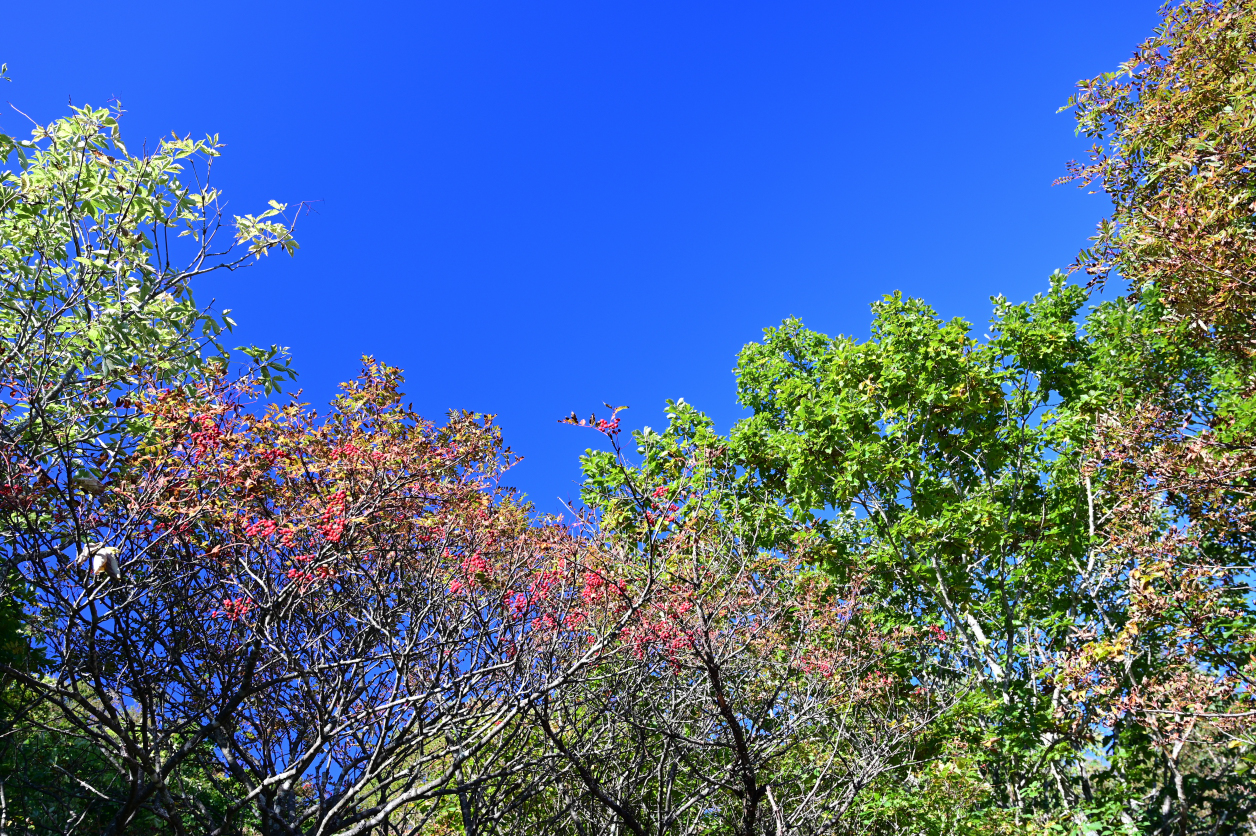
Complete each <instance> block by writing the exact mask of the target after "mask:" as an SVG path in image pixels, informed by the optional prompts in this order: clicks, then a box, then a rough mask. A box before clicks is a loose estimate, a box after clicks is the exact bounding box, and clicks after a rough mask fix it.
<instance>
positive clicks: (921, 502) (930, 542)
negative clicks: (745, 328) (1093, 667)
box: [586, 275, 1250, 832]
mask: <svg viewBox="0 0 1256 836" xmlns="http://www.w3.org/2000/svg"><path fill="white" fill-rule="evenodd" d="M1085 299H1086V292H1085V290H1084V289H1082V288H1079V287H1076V286H1074V285H1070V284H1068V283H1067V282H1066V281H1065V280H1064V277H1063V276H1059V275H1057V276H1056V277H1054V278H1053V280H1052V286H1051V290H1050V292H1049V293H1047V294H1044V295H1041V296H1039V297H1036V298H1035V299H1034V300H1033V301H1031V302H1029V303H1025V304H1022V305H1011V304H1009V303H1007V302H1006V301H1004V300H1002V299H996V300H995V316H994V318H993V320H992V322H991V325H990V328H989V331H990V334H991V335H992V336H991V337H990V339H989V340H987V341H984V342H983V341H979V340H976V339H974V338H973V337H972V336H970V334H969V326H968V325H967V324H966V323H964V322H962V321H959V320H952V321H950V322H944V321H942V320H940V319H938V318H937V316H936V315H935V314H934V313H933V311H932V310H931V309H929V308H928V306H926V305H924V304H923V303H921V302H919V301H916V300H909V299H903V298H901V297H899V296H892V297H887V298H886V299H885V300H884V301H883V302H880V303H877V304H876V305H874V322H873V329H872V337H871V339H869V340H868V341H866V342H859V341H856V340H853V339H849V338H845V337H840V338H837V339H831V338H828V337H825V336H823V335H820V334H816V333H815V332H812V331H808V330H806V329H805V328H804V327H803V326H802V325H801V323H799V322H797V321H794V320H791V321H787V322H786V323H784V324H783V325H782V326H781V327H780V328H777V329H769V330H768V331H767V332H766V334H765V339H764V340H763V342H761V343H758V344H751V345H749V346H747V347H746V348H745V349H744V350H743V352H742V354H741V357H740V359H739V363H738V368H737V374H738V389H739V400H740V401H741V403H742V404H743V405H744V406H746V407H748V408H749V409H751V410H752V411H753V415H752V416H751V417H749V418H747V419H745V420H743V421H742V422H739V423H738V424H737V425H736V426H734V428H733V429H732V431H731V432H730V433H729V435H728V436H726V437H721V436H719V435H718V434H716V433H714V432H712V431H710V429H709V426H704V427H703V428H702V429H701V431H692V430H690V431H687V430H686V429H685V428H686V427H688V426H689V425H690V424H692V422H693V420H694V419H693V417H692V413H691V409H690V408H689V407H687V406H682V405H673V407H672V409H671V410H670V416H671V421H672V424H673V426H672V427H670V428H669V429H668V431H667V432H666V433H664V434H663V437H667V436H668V435H669V434H677V433H679V434H682V435H685V437H692V438H693V439H694V440H693V441H692V442H691V443H692V444H693V445H694V446H695V447H696V448H697V449H699V450H701V451H702V452H701V456H706V457H711V456H716V455H718V456H719V457H723V459H724V460H725V464H724V465H723V468H724V473H725V474H726V476H725V478H724V479H723V480H722V483H721V484H720V487H719V490H714V491H710V493H709V496H710V498H709V499H707V500H705V501H706V502H707V503H708V504H709V505H710V506H711V507H712V508H717V509H719V511H718V513H719V514H723V515H725V516H726V517H728V518H730V519H731V518H732V509H737V513H738V514H740V515H742V517H744V518H745V519H747V520H748V521H752V522H747V524H746V526H745V527H746V528H748V529H750V530H753V531H755V537H756V540H757V542H758V543H761V544H762V545H763V546H765V547H767V548H776V549H785V548H787V547H789V546H790V544H791V543H792V542H793V540H794V538H795V537H796V536H798V533H799V532H804V531H805V532H807V533H808V536H809V537H811V538H814V542H813V543H812V544H811V545H810V546H809V548H808V550H807V553H806V556H805V557H802V558H801V560H802V562H803V564H809V565H812V566H816V567H820V568H822V569H823V570H824V571H825V572H826V573H827V574H828V576H829V577H830V578H831V580H832V582H834V583H836V584H838V588H839V589H848V588H851V587H850V585H857V588H858V590H859V595H858V600H859V601H860V602H861V605H862V606H863V607H864V608H866V612H867V615H866V616H864V617H863V618H864V619H865V620H866V622H867V623H870V624H874V625H876V626H877V627H878V628H879V629H880V630H883V631H889V634H891V635H894V634H895V632H896V631H897V633H898V634H911V633H913V632H914V633H917V634H921V633H923V634H932V635H934V636H936V637H939V638H940V639H941V641H939V642H937V643H936V644H935V645H934V646H933V648H932V649H931V650H930V652H923V651H920V652H916V653H912V654H907V655H906V656H905V657H904V663H905V668H904V670H903V673H902V674H901V675H900V679H899V681H900V682H915V683H928V684H929V686H930V689H931V691H933V692H934V693H936V694H939V695H953V696H951V697H949V698H946V699H943V700H942V703H941V704H942V705H945V706H950V707H951V710H950V711H949V712H947V713H946V714H944V715H943V716H942V717H940V718H937V720H936V722H931V723H929V724H922V727H921V728H920V729H919V730H918V732H917V734H915V735H914V736H913V739H912V742H911V751H912V752H913V753H914V754H913V758H918V759H921V760H922V761H924V762H922V763H918V764H916V765H914V766H912V767H910V768H906V769H904V770H900V772H901V773H902V772H905V773H906V778H905V782H906V784H907V785H909V786H911V785H915V786H918V787H921V788H929V787H932V788H933V790H930V791H936V792H939V793H944V794H945V796H946V797H949V798H967V799H968V800H969V803H970V804H971V805H972V808H971V809H970V811H969V813H963V814H962V815H963V817H964V820H965V822H966V826H967V827H969V828H971V829H972V830H973V831H974V832H981V829H982V828H985V829H986V832H1005V831H1004V830H1002V829H1000V828H1008V827H1010V828H1012V829H1017V828H1025V827H1044V828H1045V827H1052V826H1065V827H1076V828H1083V829H1084V828H1087V827H1090V828H1093V827H1103V826H1110V827H1134V828H1139V829H1141V830H1145V831H1146V832H1170V831H1172V832H1177V830H1178V829H1179V828H1180V827H1181V826H1182V825H1183V824H1184V823H1186V822H1187V821H1188V820H1191V821H1194V822H1195V824H1192V825H1191V826H1200V827H1205V828H1213V827H1217V828H1220V829H1219V830H1218V831H1217V832H1229V831H1226V830H1225V828H1226V827H1227V826H1230V827H1242V826H1244V825H1243V824H1241V822H1242V821H1244V820H1245V817H1246V815H1247V812H1246V811H1247V809H1248V807H1249V804H1250V793H1249V792H1248V791H1247V790H1245V789H1244V786H1245V784H1244V781H1243V779H1242V778H1241V777H1240V775H1239V774H1236V772H1235V770H1236V768H1239V769H1241V765H1242V763H1243V760H1242V758H1243V753H1242V752H1241V751H1232V750H1226V749H1224V748H1221V747H1216V746H1211V747H1207V748H1202V749H1197V750H1190V749H1188V750H1187V752H1186V755H1185V756H1184V755H1183V752H1182V751H1181V749H1180V747H1179V751H1177V752H1174V751H1173V750H1172V748H1171V747H1170V748H1165V746H1164V745H1162V744H1163V741H1161V740H1158V739H1156V738H1155V737H1154V736H1152V737H1149V736H1148V735H1147V733H1146V726H1145V725H1144V724H1142V723H1140V722H1139V720H1138V718H1136V717H1132V716H1127V714H1125V713H1122V712H1121V711H1119V710H1117V709H1118V708H1119V703H1118V702H1117V699H1118V697H1117V695H1115V694H1114V693H1113V692H1111V691H1104V690H1103V689H1102V688H1092V687H1088V681H1085V676H1079V674H1078V666H1077V659H1078V653H1079V652H1080V651H1081V649H1082V648H1086V647H1096V646H1098V645H1097V644H1095V640H1096V637H1097V636H1099V635H1100V634H1102V635H1104V636H1108V635H1115V634H1117V633H1119V632H1120V631H1121V630H1122V629H1124V627H1125V626H1126V625H1128V624H1129V623H1130V622H1131V619H1132V618H1133V617H1134V616H1135V613H1136V606H1135V605H1136V602H1135V601H1131V598H1130V595H1129V594H1128V590H1129V589H1130V577H1131V576H1130V572H1129V569H1128V566H1127V565H1126V564H1125V563H1123V561H1124V560H1126V559H1127V557H1128V555H1125V554H1115V555H1114V554H1113V553H1112V552H1111V551H1110V550H1109V549H1108V548H1107V547H1106V544H1105V539H1104V538H1105V536H1106V534H1107V532H1108V531H1109V527H1110V526H1112V525H1113V524H1114V522H1113V521H1114V520H1115V518H1116V511H1117V508H1118V500H1117V498H1116V491H1115V480H1116V478H1117V477H1116V475H1115V473H1114V472H1113V471H1111V469H1103V470H1100V469H1096V467H1095V465H1094V462H1093V461H1092V460H1091V458H1090V455H1091V453H1092V450H1093V439H1094V438H1095V435H1094V433H1095V428H1096V426H1097V425H1098V424H1099V422H1100V419H1101V417H1102V416H1103V415H1106V414H1108V410H1110V409H1111V408H1112V406H1113V404H1116V403H1118V402H1119V398H1120V396H1121V393H1122V392H1124V391H1125V387H1126V386H1127V385H1128V383H1129V381H1131V380H1133V379H1136V378H1137V377H1139V376H1145V375H1147V374H1151V373H1152V372H1153V371H1155V370H1156V369H1159V370H1160V371H1161V372H1162V373H1165V374H1169V373H1170V369H1181V368H1183V367H1182V366H1180V365H1173V363H1172V362H1170V361H1171V360H1172V357H1165V356H1156V357H1148V356H1145V355H1139V358H1140V362H1141V363H1143V364H1142V365H1138V366H1137V367H1136V366H1135V365H1133V364H1132V363H1131V356H1130V351H1131V348H1130V346H1132V345H1138V344H1139V341H1138V340H1136V339H1132V337H1134V336H1137V335H1138V334H1140V333H1143V332H1144V331H1146V330H1147V329H1149V328H1150V327H1151V324H1150V322H1149V320H1148V319H1147V318H1146V317H1145V316H1144V315H1143V310H1144V307H1145V305H1143V304H1142V303H1137V304H1136V303H1131V302H1128V301H1125V300H1117V301H1114V302H1111V303H1105V304H1104V305H1101V306H1099V307H1098V308H1096V309H1095V310H1093V311H1092V312H1091V313H1090V315H1089V317H1088V318H1087V320H1086V323H1085V327H1081V326H1080V325H1079V323H1078V322H1077V321H1076V317H1077V315H1078V313H1079V310H1080V308H1081V306H1082V304H1083V303H1084V301H1085ZM1140 329H1141V330H1140ZM652 437H653V434H651V435H646V436H643V437H642V441H641V442H640V443H641V445H642V446H641V451H642V456H643V463H642V465H641V467H642V470H643V472H647V473H650V474H651V476H652V478H654V479H661V480H663V481H664V483H665V484H671V483H675V484H678V485H687V484H688V483H687V482H686V481H685V480H686V478H687V477H685V476H683V475H682V472H681V471H680V470H678V469H677V468H678V467H680V464H679V463H681V462H684V461H689V460H692V459H693V458H694V457H693V456H685V455H680V454H679V452H678V450H677V449H676V448H674V447H669V446H668V445H666V444H662V445H658V444H654V443H652V442H649V441H648V439H650V438H652ZM586 469H587V472H588V476H589V481H588V487H589V493H588V497H589V500H590V501H591V502H594V503H595V504H597V505H598V507H600V508H601V509H602V512H603V515H604V516H603V519H604V520H605V521H606V523H607V524H608V526H610V527H612V528H613V529H616V530H619V529H621V528H623V527H624V526H627V525H630V524H631V521H632V520H633V519H635V518H634V517H633V516H632V515H631V514H628V513H627V510H626V509H627V508H628V507H629V506H628V504H627V503H626V502H625V501H624V500H623V499H622V498H619V497H617V496H616V495H615V494H614V492H613V491H610V492H608V488H618V486H619V483H617V482H615V481H614V476H613V474H614V470H613V468H612V467H611V466H610V463H609V460H607V459H606V458H605V457H604V456H603V457H599V456H590V457H588V458H586ZM671 490H673V489H672V488H669V489H668V491H671ZM697 493H699V494H703V493H705V492H704V491H701V490H700V491H698V492H697ZM681 495H684V493H683V490H682V494H681ZM654 513H655V515H656V516H657V515H658V514H660V513H662V512H659V511H655V512H654ZM1155 522H1156V525H1158V526H1159V528H1157V529H1156V531H1157V532H1159V535H1163V536H1168V535H1169V534H1170V532H1171V529H1172V520H1171V519H1169V518H1167V517H1163V516H1161V517H1159V518H1158V519H1157V520H1156V521H1155ZM708 562H710V563H713V564H716V565H722V564H720V562H719V560H717V559H714V558H708ZM733 576H734V577H735V576H736V570H734V572H733ZM1135 577H1137V576H1136V575H1135ZM796 605H797V603H796V602H795V606H796ZM872 638H873V635H869V636H866V637H865V639H864V640H865V641H868V640H869V639H872ZM876 647H877V645H876V643H875V641H873V643H872V644H870V645H869V650H868V652H870V653H875V652H876V651H875V650H874V648H876ZM1239 649H1241V646H1240V648H1239ZM908 662H910V664H907V663H908ZM1164 670H1165V668H1164V663H1163V659H1159V658H1151V659H1141V660H1140V659H1131V660H1130V661H1129V662H1128V664H1126V666H1125V669H1124V673H1123V676H1124V677H1125V679H1124V681H1126V682H1129V681H1131V678H1133V680H1136V681H1137V680H1140V679H1143V680H1145V679H1147V678H1148V677H1156V676H1159V675H1160V674H1161V673H1163V671H1164ZM1196 670H1198V671H1201V672H1202V670H1203V669H1202V668H1197V669H1196ZM865 722H870V723H871V725H870V727H869V728H870V730H868V731H865V732H864V733H866V734H869V735H870V736H872V737H873V738H874V739H875V737H876V735H875V734H873V731H875V729H876V723H875V720H874V719H873V718H865ZM882 734H883V733H882ZM1183 757H1185V758H1187V759H1188V760H1191V761H1192V767H1191V768H1192V769H1194V770H1195V774H1194V776H1193V780H1192V781H1187V782H1185V783H1184V782H1182V781H1177V780H1175V778H1174V777H1173V768H1174V766H1175V765H1176V764H1178V763H1179V762H1181V761H1182V759H1183ZM890 763H891V764H892V763H893V760H892V759H891V761H890ZM894 780H895V781H898V779H894ZM922 791H924V790H923V789H922ZM896 797H897V795H896V790H895V788H894V787H893V786H892V785H891V784H888V783H887V782H886V781H881V782H879V783H877V784H876V785H875V786H874V787H872V795H871V796H869V794H868V793H865V794H864V795H863V798H862V800H860V801H858V802H857V803H856V804H855V805H854V806H853V807H852V810H851V813H850V815H849V816H848V817H847V821H846V822H845V826H850V827H854V826H855V824H854V822H855V821H856V820H858V821H862V822H863V826H866V827H871V828H873V829H874V830H875V829H876V828H880V827H882V826H886V825H884V824H883V822H884V821H886V819H885V816H887V815H888V816H890V817H891V819H892V820H893V821H897V822H898V824H897V825H895V827H897V826H903V825H902V810H903V807H902V806H901V805H900V804H899V802H897V801H894V799H895V798H896ZM919 806H921V807H922V808H923V807H924V806H926V805H919ZM878 810H880V812H878ZM1188 811H1189V813H1188ZM1227 811H1228V812H1227ZM958 814H959V813H958V811H957V815H958ZM949 820H950V821H952V823H953V822H954V821H955V819H953V818H952V819H949ZM921 821H922V822H923V819H922V820H921ZM1226 821H1229V822H1230V824H1229V825H1227V824H1226ZM879 822H882V823H879ZM921 826H922V827H923V826H924V825H923V824H922V825H921ZM887 832H892V831H887Z"/></svg>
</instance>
